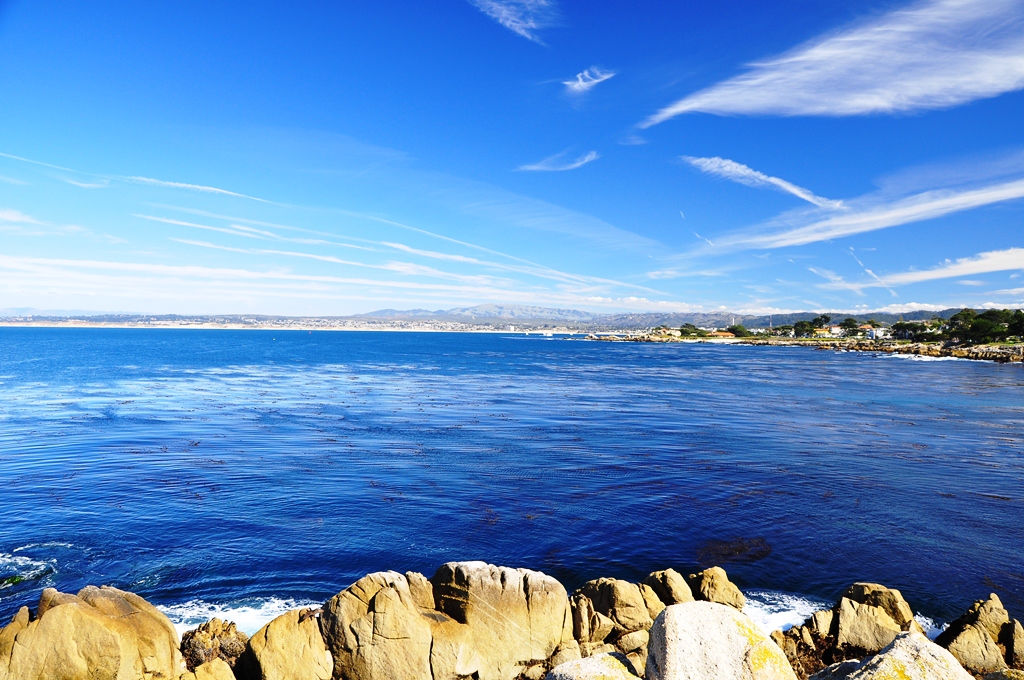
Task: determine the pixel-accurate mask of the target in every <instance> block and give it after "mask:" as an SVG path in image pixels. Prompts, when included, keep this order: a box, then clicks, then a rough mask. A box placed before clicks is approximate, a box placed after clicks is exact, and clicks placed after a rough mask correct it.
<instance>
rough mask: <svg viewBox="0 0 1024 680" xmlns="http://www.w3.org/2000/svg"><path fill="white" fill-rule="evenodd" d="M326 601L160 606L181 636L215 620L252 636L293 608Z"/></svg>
mask: <svg viewBox="0 0 1024 680" xmlns="http://www.w3.org/2000/svg"><path fill="white" fill-rule="evenodd" d="M322 604H323V603H322V602H314V601H313V600H295V599H289V598H277V597H269V598H249V599H245V600H239V601H237V602H230V603H216V602H206V601H204V600H189V601H188V602H183V603H181V604H171V605H157V609H159V610H160V611H162V612H163V613H164V614H165V615H166V616H167V618H169V619H170V620H171V623H173V624H174V627H175V629H177V631H178V635H181V634H182V633H184V632H185V631H188V630H191V629H193V628H195V627H196V626H198V625H199V624H201V623H206V622H207V621H209V620H210V619H212V618H218V619H221V620H223V621H233V622H234V624H235V626H236V627H237V628H238V630H240V631H242V632H243V633H245V634H246V635H252V634H253V633H255V632H256V631H258V630H259V629H260V628H262V627H263V626H265V625H267V624H268V623H270V622H271V621H273V620H274V619H275V618H277V617H278V616H280V615H281V614H284V613H285V612H287V611H290V610H292V609H301V608H303V607H319V606H320V605H322Z"/></svg>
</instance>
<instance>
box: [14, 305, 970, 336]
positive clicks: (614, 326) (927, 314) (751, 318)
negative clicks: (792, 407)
mask: <svg viewBox="0 0 1024 680" xmlns="http://www.w3.org/2000/svg"><path fill="white" fill-rule="evenodd" d="M958 311H960V310H959V308H956V307H954V308H951V309H945V310H943V311H941V312H932V311H925V310H917V311H910V312H904V313H902V314H890V313H885V312H868V313H863V314H846V313H842V312H835V313H832V314H831V316H832V320H833V321H836V322H838V321H841V320H843V319H845V318H846V317H848V316H852V317H853V318H855V319H857V320H858V321H862V322H863V321H867V320H869V319H874V320H876V321H880V322H882V323H887V324H891V323H895V322H896V321H899V320H901V319H902V320H905V321H918V320H923V319H930V318H932V317H933V316H939V317H942V318H949V317H950V316H952V315H953V314H955V313H956V312H958ZM26 316H32V317H33V319H34V320H35V321H37V322H38V321H41V320H45V319H60V320H76V321H82V322H85V323H115V324H124V323H128V324H139V323H141V324H143V325H146V324H150V325H152V324H170V325H195V324H203V323H214V324H227V325H232V324H233V325H241V326H258V327H262V326H265V325H267V324H269V325H271V326H278V325H282V324H287V322H288V321H289V320H292V321H298V322H302V324H303V327H306V326H311V327H352V324H353V323H356V324H357V325H359V326H365V325H369V326H370V327H398V328H407V327H408V324H409V323H412V324H414V325H416V326H419V327H422V326H424V325H426V326H430V325H431V324H437V327H438V328H439V329H444V328H445V327H446V326H445V324H448V325H449V326H450V325H452V324H454V325H456V326H459V327H465V326H482V327H491V328H497V327H501V328H502V329H504V328H505V327H507V326H517V327H519V328H522V329H530V328H553V327H556V326H557V327H567V328H571V329H574V330H586V331H591V330H619V329H622V330H627V329H640V328H652V327H654V326H661V325H664V326H668V327H670V328H678V327H680V326H682V325H683V324H693V325H695V326H703V327H706V328H708V327H717V328H722V327H725V326H730V325H732V324H742V325H744V326H746V327H747V328H765V327H768V326H769V325H772V326H782V325H785V324H792V323H795V322H796V321H807V320H810V319H813V318H814V317H816V316H818V313H817V312H794V313H789V314H774V315H771V316H763V315H762V316H757V315H751V314H736V313H733V312H685V313H684V312H635V313H629V314H595V313H593V312H582V311H580V310H578V309H556V308H552V307H536V306H530V305H501V304H484V305H476V306H474V307H456V308H454V309H437V310H429V309H408V310H397V309H381V310H378V311H376V312H369V313H367V314H356V315H353V316H336V317H324V316H316V317H314V316H302V317H289V316H280V315H267V314H189V315H182V314H123V313H120V314H119V313H107V312H85V311H65V310H39V309H25V308H21V309H0V319H4V318H7V319H11V318H12V317H21V318H24V317H26Z"/></svg>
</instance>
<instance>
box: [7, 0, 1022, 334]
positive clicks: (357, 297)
mask: <svg viewBox="0 0 1024 680" xmlns="http://www.w3.org/2000/svg"><path fill="white" fill-rule="evenodd" d="M1022 90H1024V0H924V1H916V2H907V1H905V0H902V1H893V0H884V1H883V0H861V1H859V2H851V1H844V0H777V1H775V2H771V3H765V2H752V1H749V0H721V1H720V2H716V3H706V2H702V3H698V2H662V1H660V0H651V1H649V2H644V3H635V2H610V1H608V2H600V1H594V0H592V1H590V2H582V1H577V2H570V1H569V0H436V1H435V2H430V3H424V2H408V1H405V2H403V1H399V0H376V1H375V2H358V1H352V2H333V3H331V2H302V1H298V2H291V3H265V2H258V1H254V0H250V1H249V2H209V1H208V0H207V1H206V2H191V1H189V0H183V1H182V2H177V3H140V2H118V1H117V0H108V1H107V2H102V3H99V2H88V1H87V0H82V1H71V2H67V1H65V2H60V3H57V2H51V1H49V0H35V1H34V2H27V1H19V0H13V1H12V0H0V309H19V308H33V309H37V310H58V309H59V310H89V311H100V312H126V313H151V314H165V313H178V314H229V313H232V314H233V313H240V314H244V313H254V314H258V313H262V314H283V315H344V314H353V313H364V312H369V311H372V310H379V309H387V308H391V309H414V308H416V309H431V310H434V309H448V308H452V307H467V306H471V305H476V304H482V303H502V304H522V305H538V306H544V307H556V308H567V309H580V310H589V311H598V312H601V311H604V312H609V313H611V312H623V311H642V310H652V311H671V312H701V311H705V312H708V311H717V310H722V309H727V310H730V311H736V312H748V313H771V312H782V311H797V310H801V311H805V310H806V311H822V310H835V311H839V310H844V311H850V312H855V311H869V310H871V311H874V310H884V311H893V312H900V311H906V310H911V309H935V310H938V309H945V308H949V307H958V306H973V307H985V306H997V307H1014V306H1020V305H1024V276H1022V274H1024V200H1022V198H1024V92H1022Z"/></svg>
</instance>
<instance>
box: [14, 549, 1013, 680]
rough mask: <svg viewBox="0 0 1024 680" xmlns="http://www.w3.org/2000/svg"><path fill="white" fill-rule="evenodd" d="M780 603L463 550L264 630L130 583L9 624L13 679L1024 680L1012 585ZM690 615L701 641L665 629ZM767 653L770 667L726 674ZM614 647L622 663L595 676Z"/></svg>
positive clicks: (697, 582)
mask: <svg viewBox="0 0 1024 680" xmlns="http://www.w3.org/2000/svg"><path fill="white" fill-rule="evenodd" d="M753 594H754V593H750V595H753ZM771 599H772V598H770V597H769V598H768V599H767V601H766V600H765V599H762V600H761V601H760V602H758V601H751V600H750V599H748V595H747V594H744V593H743V592H742V591H741V590H740V589H739V588H738V587H737V586H736V584H734V583H733V582H732V581H731V580H730V579H729V576H728V574H727V573H726V571H725V570H724V569H722V568H721V567H717V566H716V567H709V568H706V569H704V570H702V571H697V572H695V573H690V574H688V575H686V572H679V571H676V570H675V569H672V568H666V569H662V570H659V571H654V572H651V573H650V574H648V575H647V577H646V578H643V579H642V580H639V581H636V582H633V581H626V580H621V579H617V578H607V577H605V578H597V579H593V580H590V581H587V582H586V583H584V584H582V585H581V586H580V587H579V588H577V589H575V590H574V591H569V590H567V589H566V588H565V587H564V586H563V585H562V584H561V583H560V582H559V581H558V580H556V579H555V578H553V577H551V576H549V575H547V574H545V573H543V572H539V571H534V570H530V569H523V568H509V567H502V566H496V565H494V564H488V563H486V562H480V561H465V562H447V563H445V564H443V565H441V566H440V567H439V568H438V569H437V571H436V572H435V573H434V574H433V576H430V577H428V576H426V575H425V574H422V573H419V572H412V571H409V572H405V573H404V574H403V573H400V572H397V571H385V572H374V573H370V574H367V575H365V576H363V577H361V578H359V579H358V580H357V581H355V582H354V583H352V584H351V585H349V586H348V587H346V588H344V589H343V590H342V591H340V592H338V593H337V594H336V595H334V596H333V597H329V598H328V599H327V600H326V601H324V602H322V603H321V602H317V601H306V602H296V601H292V600H281V601H278V602H277V603H276V604H277V605H278V606H277V611H275V612H274V617H273V618H272V619H271V620H269V621H267V622H266V623H264V624H263V625H262V626H261V627H260V628H259V629H258V630H255V631H254V630H253V629H252V626H251V625H250V626H239V625H238V623H239V622H238V621H234V620H228V619H221V618H219V617H218V616H216V615H217V614H221V615H223V614H230V612H226V611H223V610H221V611H217V610H216V609H214V608H208V609H207V610H206V611H205V612H203V614H205V616H201V617H198V618H197V620H195V621H193V622H190V623H192V624H193V625H194V624H198V625H197V626H196V627H191V626H190V627H188V628H187V629H186V628H185V626H183V625H181V622H172V620H171V619H170V618H169V617H168V615H169V614H170V615H173V613H174V612H173V611H171V610H172V609H173V608H169V607H162V606H154V605H153V604H151V603H150V602H147V601H146V600H145V599H143V598H142V597H140V596H138V595H137V594H134V593H132V592H129V591H124V590H120V589H118V588H115V587H110V586H102V587H99V588H97V587H95V586H86V587H85V588H83V589H82V590H80V591H79V592H78V594H77V595H75V594H72V593H62V592H60V591H58V590H56V589H55V588H52V587H51V588H46V589H44V590H43V591H42V593H41V594H40V595H39V603H38V606H37V608H36V609H35V612H33V611H32V610H31V609H30V607H29V603H26V604H25V605H24V606H22V607H21V608H20V609H19V610H18V613H17V614H16V615H15V616H14V617H13V619H12V620H11V622H10V623H9V624H8V625H7V626H6V627H4V628H3V629H2V630H0V645H4V647H0V651H2V652H4V653H3V654H0V677H11V678H15V677H33V678H38V679H39V680H51V679H52V680H58V679H59V678H67V677H70V676H68V675H67V674H66V673H64V672H63V668H65V667H66V666H68V665H73V666H74V667H76V668H79V669H81V670H83V671H85V672H87V673H88V674H89V676H90V677H108V676H109V677H114V676H113V674H110V673H105V672H104V670H105V669H106V668H107V667H108V666H110V663H109V659H111V658H113V659H116V661H117V663H116V664H115V665H116V666H122V667H127V668H128V669H129V673H126V674H120V673H119V674H117V676H116V677H118V678H122V677H123V678H128V677H130V676H135V677H139V678H147V679H149V680H156V679H157V678H165V679H167V680H175V679H177V680H230V679H231V678H236V679H237V680H270V679H272V678H295V677H304V678H314V679H315V680H342V679H345V680H349V679H354V678H358V679H360V680H394V678H429V679H430V680H458V679H460V678H467V677H471V678H479V680H543V679H545V678H546V679H547V680H607V679H609V678H610V679H611V680H634V679H636V680H643V679H644V678H646V680H669V679H670V678H711V677H716V678H723V680H725V679H726V678H735V680H741V678H742V679H743V680H838V678H843V677H847V675H850V673H848V671H852V670H857V669H864V671H871V670H872V669H873V668H875V667H876V666H878V665H879V664H885V663H886V662H887V661H886V660H887V659H888V658H891V657H892V656H893V653H894V649H899V648H902V650H903V653H904V654H907V653H909V654H910V656H911V659H912V660H913V666H914V667H915V668H918V669H919V670H920V671H921V672H920V673H915V674H913V675H906V674H901V675H897V676H892V675H891V674H888V673H884V672H881V673H874V672H870V673H868V672H865V673H861V674H859V675H850V677H851V678H858V679H860V680H883V678H889V677H901V678H908V679H909V680H924V679H925V678H927V679H929V680H967V679H968V678H970V677H972V676H974V677H982V676H985V677H986V678H987V679H988V680H996V679H998V680H1005V679H1006V678H1010V679H1015V678H1017V677H1018V676H1016V675H1013V674H1011V675H990V673H991V672H992V671H995V672H997V673H998V672H1001V671H1008V669H1013V668H1016V669H1022V668H1024V654H1022V653H1021V646H1022V645H1024V628H1022V627H1021V624H1020V622H1019V620H1017V619H1015V618H1013V615H1012V613H1011V612H1009V611H1008V610H1007V609H1005V608H1004V607H1003V605H1002V602H1001V601H1000V599H999V598H998V596H997V595H995V594H991V595H989V596H988V598H987V599H981V600H976V601H974V603H973V604H972V605H971V606H970V608H969V609H968V610H967V612H966V613H965V614H964V615H962V616H960V617H959V618H957V619H956V620H955V621H952V622H951V623H950V624H948V625H947V626H944V627H943V628H941V629H940V628H936V627H934V626H933V625H932V622H931V621H930V620H928V619H926V618H922V617H921V616H920V615H919V614H916V613H915V612H914V610H913V609H912V607H911V605H910V604H909V603H908V602H907V601H906V600H905V599H904V597H903V595H902V594H901V593H900V591H899V590H895V589H892V588H888V587H886V586H884V585H882V584H878V583H871V582H866V581H858V582H855V583H853V584H852V585H850V586H849V587H847V588H845V589H844V590H843V591H842V593H841V594H840V595H839V598H838V600H837V601H836V602H835V603H834V604H831V603H829V602H826V601H819V602H812V601H807V600H805V601H803V602H802V605H803V606H802V607H800V608H799V610H798V611H792V612H786V614H785V615H784V616H783V617H778V616H773V614H778V613H780V612H777V611H776V612H772V611H770V610H772V609H774V607H773V606H772V605H773V604H774V603H773V602H771ZM766 605H767V609H768V611H766V610H765V607H766ZM125 614H128V615H130V616H125ZM210 615H214V616H212V618H211V616H210ZM232 618H234V617H232ZM42 621H45V622H46V623H41V622H42ZM683 626H688V627H689V632H688V633H687V634H686V635H682V636H681V635H666V633H665V630H666V629H669V630H676V629H679V628H681V627H683ZM385 633H386V634H385ZM15 640H16V642H17V644H16V645H15V644H13V642H14V641H15ZM997 642H998V643H1000V644H1001V646H999V645H997ZM54 650H55V651H54ZM989 652H991V653H989ZM752 654H754V655H756V658H758V659H759V662H758V666H756V668H759V669H761V670H762V671H764V672H760V671H759V672H756V673H739V674H737V673H726V674H725V675H722V674H721V673H720V672H719V671H721V669H722V668H726V669H728V668H739V667H741V665H742V663H741V662H744V660H745V659H749V658H750V657H751V655H752ZM686 656H696V657H697V658H700V659H703V662H704V663H706V666H707V671H706V672H699V673H697V674H696V675H690V674H684V675H678V674H675V675H668V676H666V675H663V673H662V669H663V668H665V667H666V663H668V660H670V659H673V658H681V657H686ZM896 656H897V658H898V657H899V655H898V654H897V655H896ZM591 658H592V660H588V659H591ZM608 659H610V660H613V661H614V662H615V663H617V664H619V665H620V666H621V669H619V671H617V672H614V673H612V674H611V675H609V674H608V673H607V672H591V671H592V670H598V671H600V670H601V668H597V669H591V671H588V670H587V669H588V668H590V667H592V666H593V665H594V664H595V663H598V664H599V665H601V666H604V665H605V661H604V660H608ZM69 661H70V663H69ZM211 664H212V665H211ZM896 665H897V666H899V663H897V664H896ZM743 667H745V666H743ZM605 670H607V669H605ZM839 671H846V673H845V674H838V675H837V673H838V672H839ZM75 677H84V675H82V674H81V673H79V675H76V676H75Z"/></svg>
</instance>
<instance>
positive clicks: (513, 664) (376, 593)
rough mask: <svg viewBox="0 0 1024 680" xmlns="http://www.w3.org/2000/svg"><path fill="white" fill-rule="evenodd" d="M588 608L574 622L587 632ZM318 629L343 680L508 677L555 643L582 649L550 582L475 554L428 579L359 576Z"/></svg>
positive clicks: (528, 667) (593, 620)
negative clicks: (473, 559)
mask: <svg viewBox="0 0 1024 680" xmlns="http://www.w3.org/2000/svg"><path fill="white" fill-rule="evenodd" d="M579 604H580V608H581V609H583V610H586V609H587V604H586V602H583V601H580V603H579ZM435 606H436V608H435ZM584 613H586V612H584ZM591 613H592V614H593V616H590V617H589V618H588V617H583V619H581V621H579V625H580V626H582V627H583V628H584V629H585V630H584V631H583V632H584V633H586V635H587V639H589V635H590V634H591V633H592V630H591V625H592V624H594V625H596V626H597V628H600V627H601V626H602V622H601V620H600V619H599V618H597V613H596V612H591ZM322 628H323V632H324V638H325V640H326V641H327V645H328V648H329V649H330V650H331V652H332V653H333V654H334V677H335V678H344V680H392V678H401V679H402V680H449V679H454V678H459V677H464V676H475V677H476V678H478V679H479V680H512V679H513V678H515V677H516V676H518V675H519V674H520V673H524V674H529V673H536V672H537V671H536V669H535V668H534V667H535V666H537V665H544V664H547V663H548V662H549V661H548V660H549V659H550V658H551V657H552V656H553V655H556V654H557V653H558V652H559V651H560V650H561V651H563V652H564V653H565V654H568V655H572V654H574V653H581V652H582V645H576V644H575V642H574V640H573V616H572V613H571V611H570V608H569V601H568V598H567V597H566V593H565V588H563V587H562V585H561V584H560V583H558V581H556V580H555V579H553V578H551V577H549V576H546V575H544V574H541V573H540V572H535V571H530V570H527V569H509V568H506V567H496V566H493V565H489V564H485V563H483V562H452V563H449V564H445V565H443V566H442V567H441V568H439V569H438V570H437V573H436V574H435V575H434V577H433V578H432V579H430V580H429V581H428V580H427V579H425V578H424V577H423V576H422V575H420V574H415V573H409V574H405V575H402V574H398V573H395V572H380V573H377V574H370V575H369V576H365V577H363V578H362V579H360V580H359V581H357V582H356V583H354V584H353V585H352V586H350V587H349V588H346V589H345V590H344V591H342V592H341V593H339V594H338V595H336V596H335V597H333V598H331V599H330V600H329V601H328V602H327V604H325V605H324V614H323V619H322ZM611 628H612V627H611V625H608V626H607V630H608V631H609V632H610V631H611ZM588 644H589V643H588Z"/></svg>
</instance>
